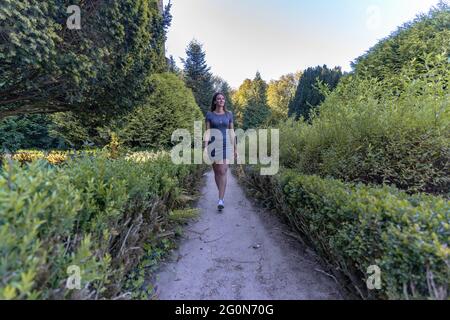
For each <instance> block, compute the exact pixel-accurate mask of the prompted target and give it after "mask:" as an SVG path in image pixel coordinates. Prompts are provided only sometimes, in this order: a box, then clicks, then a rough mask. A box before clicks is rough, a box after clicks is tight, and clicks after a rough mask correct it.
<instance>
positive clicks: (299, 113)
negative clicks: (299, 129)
mask: <svg viewBox="0 0 450 320" xmlns="http://www.w3.org/2000/svg"><path fill="white" fill-rule="evenodd" d="M341 77H342V71H341V68H340V67H335V68H334V69H328V68H327V66H326V65H324V66H323V67H321V66H317V67H315V68H308V69H306V70H305V72H304V73H303V74H302V76H301V77H300V81H299V83H298V86H297V90H296V92H295V95H294V97H293V99H292V100H291V102H290V103H289V106H288V109H289V110H288V115H289V116H292V115H294V116H295V117H296V119H298V118H300V117H304V118H305V119H309V117H310V112H311V109H313V108H314V107H316V106H318V105H320V104H321V103H322V102H323V100H324V99H325V96H324V94H323V93H322V92H321V91H320V90H319V89H318V88H317V81H320V82H322V83H324V84H326V85H327V86H328V88H329V90H331V91H332V90H334V88H336V86H337V84H338V83H339V80H340V78H341Z"/></svg>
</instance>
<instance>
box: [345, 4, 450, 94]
mask: <svg viewBox="0 0 450 320" xmlns="http://www.w3.org/2000/svg"><path fill="white" fill-rule="evenodd" d="M449 48H450V6H449V5H448V4H446V3H445V2H440V3H439V4H438V5H437V6H436V7H434V8H432V9H431V10H430V11H429V13H428V14H420V15H418V16H417V17H416V18H415V19H414V20H413V21H410V22H407V23H405V24H404V25H402V26H401V27H399V28H398V29H397V30H396V31H395V32H393V33H392V34H391V35H390V36H388V37H386V38H385V39H383V40H382V41H380V42H379V43H377V44H376V45H375V46H374V47H373V48H371V49H370V50H369V51H368V52H367V53H365V54H364V55H362V56H361V57H359V58H357V59H356V60H355V62H353V63H352V67H353V69H354V70H355V72H356V73H357V74H358V75H360V76H363V77H365V78H368V77H370V78H376V79H378V80H384V79H386V78H391V79H392V81H393V82H392V88H391V89H394V90H395V89H397V88H400V89H401V87H402V84H401V82H398V81H395V79H396V75H397V74H399V73H402V72H403V71H404V69H405V68H406V69H408V70H409V73H410V75H411V76H412V78H416V77H419V78H420V77H422V76H425V75H427V74H428V73H429V72H430V69H435V70H437V69H439V66H442V65H445V64H447V63H448V61H447V59H448V56H449V55H450V51H449Z"/></svg>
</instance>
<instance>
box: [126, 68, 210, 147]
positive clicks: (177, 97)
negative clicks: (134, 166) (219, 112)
mask: <svg viewBox="0 0 450 320" xmlns="http://www.w3.org/2000/svg"><path fill="white" fill-rule="evenodd" d="M150 84H151V86H152V87H153V88H154V91H153V93H152V94H151V95H150V96H149V97H148V100H147V101H146V102H145V103H144V104H143V105H142V106H139V107H138V108H136V109H135V110H134V111H133V112H132V113H131V114H130V115H129V116H127V118H126V119H125V121H122V123H121V124H120V126H118V127H119V128H118V135H119V138H120V140H121V141H123V142H124V143H125V144H126V145H127V146H129V147H132V148H155V149H159V148H167V147H171V146H173V143H172V142H171V137H172V133H173V132H174V130H176V129H188V130H189V131H190V132H191V134H193V128H194V121H203V115H202V112H201V110H200V108H199V107H198V105H197V104H196V102H195V98H194V96H193V94H192V91H191V90H190V89H189V88H187V87H186V85H185V84H184V82H183V81H182V80H181V79H179V78H178V77H177V76H176V75H174V74H173V73H168V72H166V73H162V74H155V75H152V76H151V79H150Z"/></svg>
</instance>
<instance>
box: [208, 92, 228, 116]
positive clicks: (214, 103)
mask: <svg viewBox="0 0 450 320" xmlns="http://www.w3.org/2000/svg"><path fill="white" fill-rule="evenodd" d="M219 95H221V96H223V97H224V98H225V95H224V94H223V93H222V92H216V93H215V94H214V96H213V98H212V102H211V111H212V112H214V111H215V110H216V99H217V96H219ZM223 110H224V111H225V113H227V112H228V110H227V99H226V98H225V105H224V106H223Z"/></svg>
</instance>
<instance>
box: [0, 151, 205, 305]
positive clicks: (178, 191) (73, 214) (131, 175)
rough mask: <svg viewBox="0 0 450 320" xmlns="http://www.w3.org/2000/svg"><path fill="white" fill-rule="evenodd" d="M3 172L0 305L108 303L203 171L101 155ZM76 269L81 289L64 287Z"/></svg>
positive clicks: (165, 160)
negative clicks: (76, 301) (16, 302)
mask: <svg viewBox="0 0 450 320" xmlns="http://www.w3.org/2000/svg"><path fill="white" fill-rule="evenodd" d="M5 162H6V163H4V165H3V170H2V171H1V172H0V252H1V255H2V260H1V261H0V277H1V279H2V282H1V283H0V298H2V299H13V298H16V299H36V298H38V299H49V298H50V299H51V298H57V299H60V298H83V299H84V298H90V299H97V298H113V297H117V296H118V295H120V294H121V293H122V291H123V290H124V283H125V280H126V276H127V274H128V273H129V272H130V271H131V270H132V269H133V268H134V267H135V266H136V265H137V264H138V263H139V261H140V259H141V258H142V256H143V254H144V253H145V250H144V244H146V243H147V244H149V245H152V242H151V239H154V238H157V236H159V235H160V234H161V233H162V232H163V231H164V230H165V229H170V228H171V224H170V223H171V221H173V219H172V218H173V217H172V215H171V213H170V212H172V211H173V210H177V209H182V208H183V207H184V206H185V205H186V203H187V202H186V198H187V197H186V196H185V193H187V190H192V189H194V187H195V185H196V183H197V181H198V177H199V175H200V172H201V168H202V167H201V166H194V165H191V166H185V165H183V166H181V165H174V164H172V162H171V160H170V157H169V155H168V154H161V155H160V156H156V157H153V158H151V160H149V161H141V162H136V161H131V160H127V159H125V158H122V157H120V158H118V159H116V160H112V159H108V158H107V157H106V156H105V155H102V154H98V155H97V156H96V157H89V156H87V157H81V158H75V159H68V160H67V161H66V162H65V163H64V164H62V165H59V166H53V165H50V164H48V163H47V162H46V161H44V160H36V161H34V162H32V163H28V164H26V165H20V163H18V162H16V161H5ZM71 265H76V266H79V267H80V268H81V286H82V288H81V290H69V289H67V288H66V280H67V278H68V276H69V274H68V273H67V268H68V267H69V266H71Z"/></svg>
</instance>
